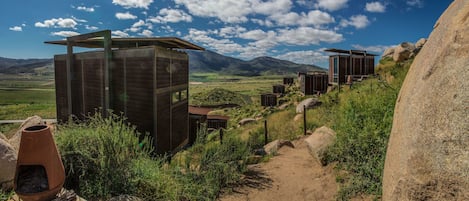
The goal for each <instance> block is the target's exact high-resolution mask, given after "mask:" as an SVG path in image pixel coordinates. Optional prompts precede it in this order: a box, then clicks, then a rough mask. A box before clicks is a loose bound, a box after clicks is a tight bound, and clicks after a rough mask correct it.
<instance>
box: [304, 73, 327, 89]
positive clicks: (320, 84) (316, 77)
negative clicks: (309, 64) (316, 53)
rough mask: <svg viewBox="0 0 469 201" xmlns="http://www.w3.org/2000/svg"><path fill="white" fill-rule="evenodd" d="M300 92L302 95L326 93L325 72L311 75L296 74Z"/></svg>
mask: <svg viewBox="0 0 469 201" xmlns="http://www.w3.org/2000/svg"><path fill="white" fill-rule="evenodd" d="M298 79H299V83H300V90H301V92H302V93H303V94H304V95H314V94H318V93H321V94H323V93H326V92H327V86H328V76H327V74H326V72H321V71H316V72H311V73H298Z"/></svg>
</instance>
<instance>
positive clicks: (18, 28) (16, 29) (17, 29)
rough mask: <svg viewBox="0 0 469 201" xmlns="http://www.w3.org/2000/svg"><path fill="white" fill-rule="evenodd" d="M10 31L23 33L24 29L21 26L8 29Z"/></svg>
mask: <svg viewBox="0 0 469 201" xmlns="http://www.w3.org/2000/svg"><path fill="white" fill-rule="evenodd" d="M8 29H9V30H10V31H23V28H22V27H20V26H14V27H10V28H8Z"/></svg>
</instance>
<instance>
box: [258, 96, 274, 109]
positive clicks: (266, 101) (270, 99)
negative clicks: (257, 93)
mask: <svg viewBox="0 0 469 201" xmlns="http://www.w3.org/2000/svg"><path fill="white" fill-rule="evenodd" d="M276 105H277V95H276V94H261V106H264V107H267V106H276Z"/></svg>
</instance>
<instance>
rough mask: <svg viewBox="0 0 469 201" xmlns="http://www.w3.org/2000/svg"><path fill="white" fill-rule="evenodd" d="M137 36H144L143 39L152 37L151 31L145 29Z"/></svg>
mask: <svg viewBox="0 0 469 201" xmlns="http://www.w3.org/2000/svg"><path fill="white" fill-rule="evenodd" d="M138 35H141V36H145V37H152V36H153V31H150V30H148V29H145V30H143V31H142V33H139V34H138Z"/></svg>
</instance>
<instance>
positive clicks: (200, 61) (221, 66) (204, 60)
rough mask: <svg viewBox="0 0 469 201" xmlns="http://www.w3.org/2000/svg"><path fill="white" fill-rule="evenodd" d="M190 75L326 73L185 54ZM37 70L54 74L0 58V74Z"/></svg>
mask: <svg viewBox="0 0 469 201" xmlns="http://www.w3.org/2000/svg"><path fill="white" fill-rule="evenodd" d="M187 53H188V55H189V58H190V62H189V69H190V72H216V73H221V74H229V75H243V76H257V75H274V74H275V75H282V74H292V73H297V72H300V71H325V70H326V69H323V68H321V67H318V66H314V65H306V64H297V63H293V62H290V61H285V60H280V59H275V58H272V57H258V58H255V59H253V60H250V61H244V60H241V59H236V58H233V57H228V56H224V55H221V54H218V53H215V52H212V51H209V50H207V51H187ZM37 69H46V70H48V71H53V60H52V59H9V58H3V57H0V73H7V74H15V73H35V72H36V70H37Z"/></svg>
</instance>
